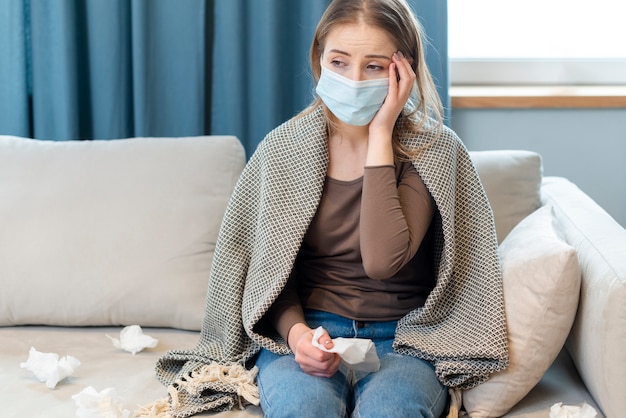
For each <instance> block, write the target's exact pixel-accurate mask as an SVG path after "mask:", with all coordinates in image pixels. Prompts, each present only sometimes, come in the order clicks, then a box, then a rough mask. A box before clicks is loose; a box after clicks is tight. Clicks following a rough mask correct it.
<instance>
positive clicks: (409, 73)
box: [393, 51, 415, 86]
mask: <svg viewBox="0 0 626 418" xmlns="http://www.w3.org/2000/svg"><path fill="white" fill-rule="evenodd" d="M393 58H394V62H395V63H396V67H397V69H398V75H399V77H400V83H401V85H402V86H410V85H412V84H413V82H414V81H415V72H414V71H413V68H412V67H411V64H410V62H409V60H407V59H406V57H405V56H404V55H403V54H402V52H400V51H398V52H396V53H395V54H394V55H393Z"/></svg>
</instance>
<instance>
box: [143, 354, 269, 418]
mask: <svg viewBox="0 0 626 418" xmlns="http://www.w3.org/2000/svg"><path fill="white" fill-rule="evenodd" d="M257 374H258V368H257V367H256V366H255V367H253V368H252V369H250V370H248V369H246V368H245V367H244V366H242V365H241V364H239V363H233V364H229V365H222V364H218V363H216V362H213V363H211V364H206V365H203V366H202V367H200V368H199V369H197V370H194V371H193V372H191V374H190V375H189V376H187V377H184V378H181V379H178V380H177V381H176V382H174V384H172V385H170V386H169V387H168V388H167V392H168V394H169V398H163V399H159V400H157V401H155V402H153V403H151V404H148V405H146V406H143V407H141V408H140V409H138V410H137V411H135V413H134V415H133V418H173V415H172V414H171V413H170V411H176V410H178V408H179V407H180V397H179V394H180V392H183V391H184V392H186V393H187V394H189V395H191V396H195V397H199V396H200V393H201V392H202V391H203V390H204V389H206V388H207V386H222V387H227V388H229V389H230V388H233V389H234V391H235V393H236V394H237V397H238V399H239V408H240V409H243V408H244V406H245V405H244V402H242V399H243V400H245V401H246V402H247V403H250V404H252V405H258V404H259V389H258V387H257V386H256V384H255V382H254V381H255V379H256V376H257ZM225 391H227V390H225Z"/></svg>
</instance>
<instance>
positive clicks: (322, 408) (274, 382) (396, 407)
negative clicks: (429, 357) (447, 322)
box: [256, 311, 448, 418]
mask: <svg viewBox="0 0 626 418" xmlns="http://www.w3.org/2000/svg"><path fill="white" fill-rule="evenodd" d="M306 321H307V323H308V325H309V326H310V327H311V328H317V327H318V326H323V327H324V328H325V329H326V330H327V331H328V333H329V334H330V336H331V337H332V338H335V337H346V338H350V337H358V338H368V339H371V340H372V341H373V342H374V345H375V346H376V352H377V354H378V357H379V358H380V370H379V371H377V372H374V373H365V372H355V371H352V370H348V369H346V368H345V367H344V366H343V365H342V366H341V367H340V369H339V371H338V372H337V373H335V375H334V376H333V377H331V378H329V379H326V378H321V377H315V376H311V375H308V374H306V373H304V372H303V371H302V370H301V369H300V366H299V365H298V363H296V361H295V358H294V356H293V355H286V356H283V355H277V354H274V353H272V352H271V351H268V350H264V349H263V350H261V352H260V353H259V356H258V358H257V360H256V365H257V366H258V367H259V374H258V377H257V383H258V386H259V392H260V398H261V407H262V408H263V412H264V414H265V417H270V418H275V417H297V418H307V417H311V418H321V417H324V418H326V417H337V418H344V417H348V416H351V417H355V418H358V417H361V418H365V417H373V418H385V417H389V418H402V417H407V418H409V417H410V418H419V417H423V418H426V417H428V418H438V417H439V416H441V414H442V413H443V412H444V409H445V407H446V404H447V400H448V392H447V389H446V387H445V386H443V385H442V384H441V383H440V382H439V380H438V379H437V377H436V375H435V371H434V368H433V366H432V365H431V364H430V363H429V362H427V361H424V360H421V359H418V358H415V357H410V356H404V355H400V354H397V353H395V352H394V351H393V349H392V347H391V345H392V343H393V338H394V332H395V329H396V324H397V321H387V322H360V321H353V320H351V319H347V318H344V317H341V316H338V315H334V314H330V313H327V312H320V311H307V312H306Z"/></svg>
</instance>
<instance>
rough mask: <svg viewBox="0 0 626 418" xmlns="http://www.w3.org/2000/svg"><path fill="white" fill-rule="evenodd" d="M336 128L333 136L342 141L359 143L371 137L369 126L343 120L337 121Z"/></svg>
mask: <svg viewBox="0 0 626 418" xmlns="http://www.w3.org/2000/svg"><path fill="white" fill-rule="evenodd" d="M335 126H336V128H335V129H334V130H333V132H332V134H331V137H334V138H337V139H341V140H342V141H345V142H349V143H353V144H354V145H357V144H359V143H361V142H366V143H367V139H368V137H369V126H368V125H365V126H354V125H348V124H346V123H343V122H341V121H336V124H335Z"/></svg>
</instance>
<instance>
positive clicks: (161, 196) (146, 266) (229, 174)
mask: <svg viewBox="0 0 626 418" xmlns="http://www.w3.org/2000/svg"><path fill="white" fill-rule="evenodd" d="M244 163H245V156H244V152H243V147H242V146H241V144H240V143H239V141H238V140H237V139H236V138H234V137H187V138H134V139H120V140H110V141H106V140H99V141H64V142H53V141H39V140H32V139H24V138H15V137H0V289H2V291H1V292H0V325H17V324H46V325H66V326H74V325H132V324H138V325H141V326H161V327H177V328H184V329H193V330H198V329H200V327H201V323H202V318H203V315H204V298H205V291H206V282H207V278H208V272H209V268H210V266H211V261H212V257H213V249H214V246H215V240H216V237H217V231H218V228H219V226H220V223H221V219H222V215H223V213H224V210H225V207H226V204H227V201H228V199H229V196H230V194H231V192H232V189H233V187H234V184H235V182H236V180H237V179H238V177H239V174H240V172H241V170H242V168H243V165H244Z"/></svg>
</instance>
